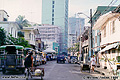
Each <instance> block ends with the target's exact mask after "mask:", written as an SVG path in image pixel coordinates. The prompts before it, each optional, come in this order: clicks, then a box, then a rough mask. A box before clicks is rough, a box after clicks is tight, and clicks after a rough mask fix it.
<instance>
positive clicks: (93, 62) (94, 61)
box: [90, 55, 96, 72]
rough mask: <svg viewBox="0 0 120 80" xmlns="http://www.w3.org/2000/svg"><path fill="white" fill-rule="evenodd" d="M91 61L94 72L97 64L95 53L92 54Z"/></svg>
mask: <svg viewBox="0 0 120 80" xmlns="http://www.w3.org/2000/svg"><path fill="white" fill-rule="evenodd" d="M90 61H91V67H92V71H93V72H94V68H95V64H96V59H95V57H94V55H93V56H92V58H91V60H90Z"/></svg>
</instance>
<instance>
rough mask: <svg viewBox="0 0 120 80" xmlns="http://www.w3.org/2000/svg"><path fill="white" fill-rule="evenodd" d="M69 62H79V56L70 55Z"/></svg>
mask: <svg viewBox="0 0 120 80" xmlns="http://www.w3.org/2000/svg"><path fill="white" fill-rule="evenodd" d="M68 62H69V63H77V62H78V59H77V56H70V59H69V60H68Z"/></svg>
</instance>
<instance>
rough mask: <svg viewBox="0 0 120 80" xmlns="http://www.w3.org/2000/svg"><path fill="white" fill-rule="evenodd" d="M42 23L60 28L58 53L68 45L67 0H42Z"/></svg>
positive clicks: (65, 50)
mask: <svg viewBox="0 0 120 80" xmlns="http://www.w3.org/2000/svg"><path fill="white" fill-rule="evenodd" d="M42 24H51V25H56V26H59V27H60V28H61V33H62V34H61V37H62V39H61V43H60V48H61V49H60V53H62V52H67V46H68V0H42Z"/></svg>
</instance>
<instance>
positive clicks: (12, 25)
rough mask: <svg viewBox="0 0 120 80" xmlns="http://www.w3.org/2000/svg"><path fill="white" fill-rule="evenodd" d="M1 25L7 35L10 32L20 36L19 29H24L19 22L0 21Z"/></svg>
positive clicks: (13, 35)
mask: <svg viewBox="0 0 120 80" xmlns="http://www.w3.org/2000/svg"><path fill="white" fill-rule="evenodd" d="M0 27H2V28H4V30H5V31H6V35H9V33H10V34H11V35H12V37H15V38H18V31H20V30H21V29H22V26H19V25H18V23H16V22H10V21H0Z"/></svg>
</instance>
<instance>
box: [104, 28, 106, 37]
mask: <svg viewBox="0 0 120 80" xmlns="http://www.w3.org/2000/svg"><path fill="white" fill-rule="evenodd" d="M104 37H106V26H105V27H104Z"/></svg>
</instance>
